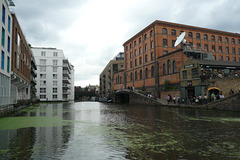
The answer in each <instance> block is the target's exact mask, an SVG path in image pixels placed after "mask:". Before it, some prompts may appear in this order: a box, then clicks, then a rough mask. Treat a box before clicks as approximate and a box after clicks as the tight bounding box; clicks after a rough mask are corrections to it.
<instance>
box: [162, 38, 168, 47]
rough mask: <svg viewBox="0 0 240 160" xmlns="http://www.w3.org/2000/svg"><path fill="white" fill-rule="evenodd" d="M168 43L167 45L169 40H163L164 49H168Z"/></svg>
mask: <svg viewBox="0 0 240 160" xmlns="http://www.w3.org/2000/svg"><path fill="white" fill-rule="evenodd" d="M167 46H168V43H167V39H163V47H167Z"/></svg>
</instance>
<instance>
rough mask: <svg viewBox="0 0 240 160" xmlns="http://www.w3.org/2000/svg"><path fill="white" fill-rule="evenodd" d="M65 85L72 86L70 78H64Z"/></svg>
mask: <svg viewBox="0 0 240 160" xmlns="http://www.w3.org/2000/svg"><path fill="white" fill-rule="evenodd" d="M63 83H67V84H71V81H70V79H69V78H68V77H63Z"/></svg>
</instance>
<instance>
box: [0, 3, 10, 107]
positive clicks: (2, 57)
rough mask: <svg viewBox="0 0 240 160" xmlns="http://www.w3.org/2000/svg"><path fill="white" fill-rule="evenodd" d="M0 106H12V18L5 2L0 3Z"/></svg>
mask: <svg viewBox="0 0 240 160" xmlns="http://www.w3.org/2000/svg"><path fill="white" fill-rule="evenodd" d="M0 17H1V21H0V29H1V30H0V32H1V45H0V106H4V105H9V104H12V103H13V101H12V99H11V96H10V88H11V53H12V48H11V46H12V45H11V43H12V16H11V13H10V11H9V5H8V2H7V1H6V0H1V1H0Z"/></svg>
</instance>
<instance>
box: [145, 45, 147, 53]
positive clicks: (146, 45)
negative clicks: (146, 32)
mask: <svg viewBox="0 0 240 160" xmlns="http://www.w3.org/2000/svg"><path fill="white" fill-rule="evenodd" d="M146 51H147V44H145V52H146Z"/></svg>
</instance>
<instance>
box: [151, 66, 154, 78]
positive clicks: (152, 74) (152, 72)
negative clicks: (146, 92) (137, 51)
mask: <svg viewBox="0 0 240 160" xmlns="http://www.w3.org/2000/svg"><path fill="white" fill-rule="evenodd" d="M151 77H154V67H153V66H152V67H151Z"/></svg>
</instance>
